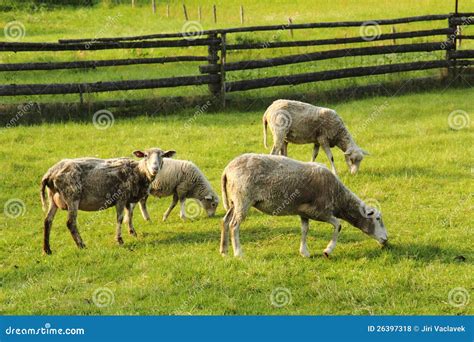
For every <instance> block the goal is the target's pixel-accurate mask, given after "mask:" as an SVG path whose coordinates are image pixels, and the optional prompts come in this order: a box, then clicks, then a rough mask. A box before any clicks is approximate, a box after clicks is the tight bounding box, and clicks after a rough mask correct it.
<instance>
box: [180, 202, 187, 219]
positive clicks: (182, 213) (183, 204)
mask: <svg viewBox="0 0 474 342" xmlns="http://www.w3.org/2000/svg"><path fill="white" fill-rule="evenodd" d="M179 205H180V212H179V217H181V218H182V219H183V220H185V219H186V198H185V197H183V198H180V199H179Z"/></svg>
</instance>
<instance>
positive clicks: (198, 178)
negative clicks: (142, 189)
mask: <svg viewBox="0 0 474 342" xmlns="http://www.w3.org/2000/svg"><path fill="white" fill-rule="evenodd" d="M150 194H151V195H153V196H156V197H167V196H173V200H172V202H171V205H170V206H169V208H168V209H167V210H166V212H165V214H164V215H163V221H165V220H166V219H167V218H168V216H169V214H170V213H171V211H172V210H173V208H174V207H175V206H176V204H177V203H178V201H180V204H181V211H180V217H181V218H182V219H185V218H186V210H185V202H186V199H187V198H193V199H196V200H198V201H199V203H200V204H201V206H202V207H203V208H204V209H205V211H206V213H207V215H208V216H209V217H211V216H214V214H215V212H216V209H217V206H218V204H219V197H218V196H217V194H216V193H215V192H214V190H213V189H212V186H211V184H210V183H209V181H208V180H207V178H206V177H205V176H204V174H203V173H202V172H201V170H199V168H198V167H197V166H196V165H195V164H193V163H192V162H190V161H187V160H175V159H165V160H164V161H163V167H162V168H161V170H160V172H159V173H158V175H157V176H156V179H155V180H154V181H153V183H152V185H151V188H150ZM147 198H148V196H146V197H144V198H143V199H142V200H141V201H140V202H139V203H140V210H141V212H142V216H143V218H144V219H145V220H147V221H148V220H150V215H149V214H148V210H147V208H146V201H147Z"/></svg>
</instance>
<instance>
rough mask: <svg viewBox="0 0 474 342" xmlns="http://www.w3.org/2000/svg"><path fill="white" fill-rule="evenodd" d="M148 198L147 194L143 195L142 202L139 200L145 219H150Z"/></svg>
mask: <svg viewBox="0 0 474 342" xmlns="http://www.w3.org/2000/svg"><path fill="white" fill-rule="evenodd" d="M147 199H148V196H145V197H143V198H142V199H141V200H140V202H139V205H140V211H141V213H142V216H143V219H144V220H145V221H150V214H148V209H147V207H146V201H147ZM133 206H135V205H133Z"/></svg>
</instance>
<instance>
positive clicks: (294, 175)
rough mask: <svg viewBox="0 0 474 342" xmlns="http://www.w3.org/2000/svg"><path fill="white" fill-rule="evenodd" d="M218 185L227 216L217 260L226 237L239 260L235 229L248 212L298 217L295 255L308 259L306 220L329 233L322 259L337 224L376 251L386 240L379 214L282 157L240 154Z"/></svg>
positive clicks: (315, 171)
mask: <svg viewBox="0 0 474 342" xmlns="http://www.w3.org/2000/svg"><path fill="white" fill-rule="evenodd" d="M221 185H222V202H223V204H224V207H225V208H226V210H227V212H226V214H225V216H224V222H223V225H222V231H221V244H220V252H221V254H223V255H226V254H227V251H228V241H229V232H230V235H231V236H232V247H233V250H234V255H235V256H241V255H242V249H241V246H240V239H239V231H240V225H241V223H242V222H243V221H244V219H245V217H246V215H247V213H248V211H249V209H250V208H251V207H255V208H257V209H258V210H260V211H261V212H263V213H265V214H268V215H277V216H284V215H298V216H300V219H301V232H302V234H301V244H300V254H301V255H302V256H304V257H309V256H310V253H309V251H308V246H307V244H306V236H307V234H308V230H309V220H310V219H311V220H315V221H321V222H327V223H330V224H332V225H333V227H334V233H333V236H332V239H331V241H330V242H329V244H328V245H327V247H326V249H325V250H324V255H325V256H329V254H330V253H331V252H332V251H333V249H334V247H335V246H336V241H337V237H338V235H339V232H340V231H341V223H340V221H339V219H342V220H345V221H347V222H349V223H350V224H351V225H353V226H354V227H356V228H359V229H360V230H362V232H364V233H365V234H367V235H369V236H371V237H373V238H374V239H376V240H377V241H378V242H379V243H380V244H382V245H384V244H385V243H386V242H387V240H388V237H387V231H386V229H385V226H384V223H383V221H382V215H381V213H380V212H378V211H377V210H376V209H374V208H371V207H369V206H367V205H366V204H365V203H364V202H363V201H361V200H360V199H359V198H358V197H357V196H356V195H355V194H354V193H352V192H351V191H350V190H349V189H348V188H346V187H345V186H344V185H343V184H342V182H341V181H340V180H339V179H338V178H337V177H336V176H335V175H334V174H333V173H331V171H330V170H329V169H328V168H326V167H325V166H324V165H322V164H319V163H313V162H308V163H303V162H299V161H296V160H293V159H290V158H287V157H284V156H274V155H264V154H253V153H250V154H243V155H241V156H239V157H237V158H235V159H234V160H232V161H231V162H230V163H229V164H228V165H227V167H226V168H225V170H224V173H223V175H222V184H221ZM295 194H296V195H295ZM285 199H290V200H285ZM282 203H284V204H285V205H282Z"/></svg>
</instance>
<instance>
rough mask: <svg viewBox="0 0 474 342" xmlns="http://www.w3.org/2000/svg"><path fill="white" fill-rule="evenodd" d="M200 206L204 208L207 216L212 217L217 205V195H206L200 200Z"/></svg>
mask: <svg viewBox="0 0 474 342" xmlns="http://www.w3.org/2000/svg"><path fill="white" fill-rule="evenodd" d="M201 204H202V207H203V208H204V210H206V213H207V216H208V217H212V216H214V215H215V214H216V210H217V206H218V205H219V197H217V196H216V195H207V196H205V197H204V199H202V200H201Z"/></svg>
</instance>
